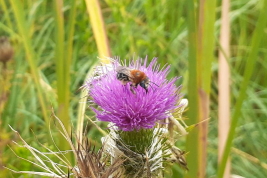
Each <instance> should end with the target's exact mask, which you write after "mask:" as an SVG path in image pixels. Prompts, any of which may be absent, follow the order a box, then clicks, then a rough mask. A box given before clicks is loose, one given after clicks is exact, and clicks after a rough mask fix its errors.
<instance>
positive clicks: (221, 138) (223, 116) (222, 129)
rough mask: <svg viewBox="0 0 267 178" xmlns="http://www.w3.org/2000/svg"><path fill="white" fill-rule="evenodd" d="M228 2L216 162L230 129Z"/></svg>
mask: <svg viewBox="0 0 267 178" xmlns="http://www.w3.org/2000/svg"><path fill="white" fill-rule="evenodd" d="M229 6H230V2H229V0H224V1H222V13H221V30H220V45H221V50H220V52H219V71H218V90H219V96H218V102H219V103H218V107H219V110H218V155H219V158H218V161H219V162H220V161H221V158H222V154H223V149H224V147H225V143H226V139H227V134H228V132H229V127H230V69H229V64H228V61H227V60H228V59H229V58H230V41H229V40H230V20H229V19H230V17H229ZM228 177H230V160H228V163H227V166H226V169H225V172H224V178H228Z"/></svg>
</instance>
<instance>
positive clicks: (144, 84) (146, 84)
mask: <svg viewBox="0 0 267 178" xmlns="http://www.w3.org/2000/svg"><path fill="white" fill-rule="evenodd" d="M148 85H149V78H148V77H146V78H145V79H144V80H143V81H142V82H140V86H141V87H142V88H144V89H145V90H146V93H147V92H148V90H147V88H148Z"/></svg>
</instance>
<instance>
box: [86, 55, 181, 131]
mask: <svg viewBox="0 0 267 178" xmlns="http://www.w3.org/2000/svg"><path fill="white" fill-rule="evenodd" d="M121 66H122V67H127V69H129V70H135V69H136V70H140V71H142V72H144V73H145V74H146V76H147V77H148V79H149V81H150V84H149V86H148V89H147V92H146V90H144V88H142V87H141V86H140V85H137V86H136V88H135V87H131V84H133V82H132V81H128V82H124V84H123V83H122V82H121V81H119V80H118V79H117V73H118V71H117V69H118V68H119V67H121ZM169 69H170V66H165V67H164V68H162V69H160V66H159V64H157V59H156V58H153V60H152V61H151V62H150V63H148V61H147V58H146V59H145V60H142V59H138V60H136V61H131V62H130V63H129V65H125V64H121V63H120V61H119V60H118V59H114V60H113V62H112V64H109V65H103V66H101V67H98V68H97V70H96V75H94V77H92V78H90V79H89V80H88V81H87V83H86V85H85V87H86V88H87V89H88V90H89V95H90V97H91V99H90V100H91V102H93V103H94V104H96V105H97V106H98V107H99V108H92V109H93V110H94V112H95V113H96V117H97V118H98V119H99V120H100V121H107V122H112V123H114V124H115V126H117V127H118V128H119V129H120V130H123V131H133V130H140V129H148V128H153V127H154V126H155V124H156V123H157V122H158V121H161V120H163V119H165V118H167V117H168V114H167V113H168V112H169V111H172V110H174V109H176V108H178V107H179V105H178V106H177V103H178V100H179V99H180V96H179V94H178V91H179V87H177V86H176V85H175V81H176V80H177V79H178V78H173V79H171V80H167V79H166V77H167V74H168V73H169ZM130 78H131V77H130ZM130 80H132V78H131V79H130ZM137 84H138V83H137ZM139 84H140V83H139ZM132 90H134V93H133V92H132Z"/></svg>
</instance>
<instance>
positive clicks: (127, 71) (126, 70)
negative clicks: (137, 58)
mask: <svg viewBox="0 0 267 178" xmlns="http://www.w3.org/2000/svg"><path fill="white" fill-rule="evenodd" d="M116 72H118V73H123V74H125V75H127V76H128V77H129V78H133V76H132V74H131V69H130V68H128V67H123V66H118V67H117V68H116Z"/></svg>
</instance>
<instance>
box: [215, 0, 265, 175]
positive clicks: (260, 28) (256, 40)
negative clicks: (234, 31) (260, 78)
mask: <svg viewBox="0 0 267 178" xmlns="http://www.w3.org/2000/svg"><path fill="white" fill-rule="evenodd" d="M266 9H267V0H264V1H263V5H262V7H261V11H260V14H259V19H258V22H257V24H256V28H255V30H254V32H253V36H252V41H251V49H250V51H249V55H248V58H247V62H246V66H245V73H244V78H243V81H242V83H241V87H240V92H239V96H238V98H237V102H236V104H235V110H234V113H233V116H232V120H231V125H230V130H229V134H228V137H227V142H226V146H225V149H224V152H223V157H222V160H221V162H220V164H219V169H218V172H217V176H218V178H222V177H223V175H224V171H225V167H226V163H227V159H228V156H229V153H230V150H231V145H232V141H233V139H234V136H235V129H236V127H237V124H238V120H239V118H240V116H241V108H242V104H243V102H244V100H245V99H246V93H247V88H248V86H249V82H250V78H251V75H252V72H253V69H254V66H255V63H256V59H257V54H258V52H259V45H260V42H261V40H262V38H263V34H264V29H265V28H266V22H267V18H266Z"/></svg>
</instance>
